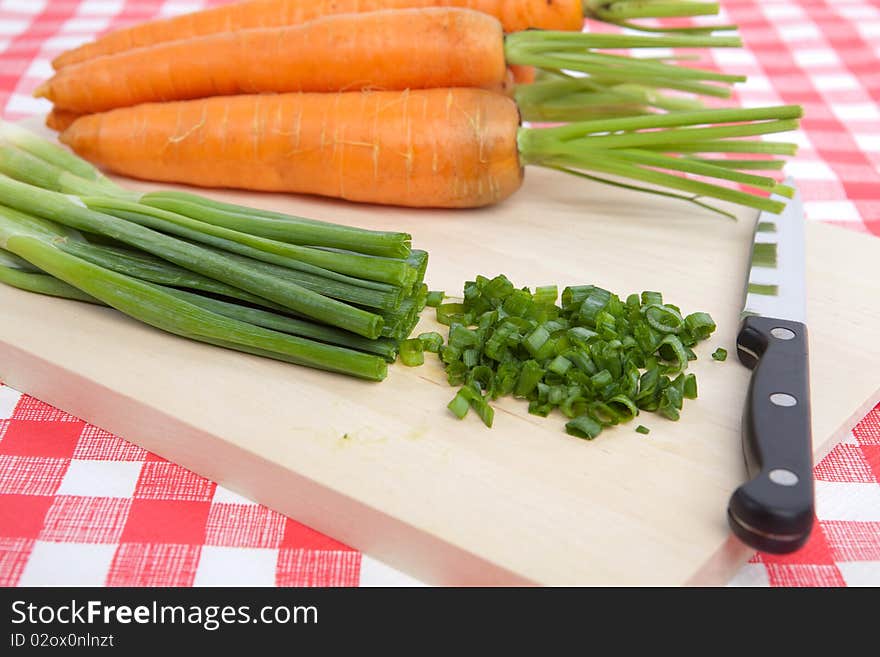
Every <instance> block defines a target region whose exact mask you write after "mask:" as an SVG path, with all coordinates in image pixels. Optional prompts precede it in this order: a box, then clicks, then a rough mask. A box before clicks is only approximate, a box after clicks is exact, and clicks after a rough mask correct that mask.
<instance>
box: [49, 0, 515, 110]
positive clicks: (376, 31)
mask: <svg viewBox="0 0 880 657" xmlns="http://www.w3.org/2000/svg"><path fill="white" fill-rule="evenodd" d="M505 76H506V65H505V61H504V33H503V31H502V29H501V23H499V22H498V21H497V20H496V19H494V18H492V17H491V16H488V15H486V14H482V13H479V12H476V11H471V10H468V9H455V8H451V9H446V8H429V9H405V10H396V11H379V12H371V13H363V14H340V15H336V16H326V17H323V18H318V19H316V20H314V21H311V22H309V23H305V24H303V25H295V26H291V27H279V28H268V29H252V30H242V31H240V32H227V33H222V34H214V35H209V36H205V37H198V38H194V39H188V40H184V41H172V42H168V43H160V44H158V45H155V46H152V47H150V48H147V49H138V50H131V51H128V52H123V53H120V54H117V55H111V56H107V57H100V58H98V59H94V60H91V61H87V62H83V63H81V64H77V65H75V66H68V67H66V68H64V69H62V70H61V71H59V72H58V73H57V74H56V75H55V76H54V77H53V78H52V79H51V80H49V81H48V82H47V83H46V84H45V85H43V86H42V87H41V88H40V89H38V90H37V95H40V96H45V97H46V98H48V99H49V100H51V101H52V102H53V103H55V105H56V106H57V107H59V108H63V109H65V110H70V111H74V112H79V113H91V112H102V111H105V110H108V109H113V108H115V107H128V106H131V105H137V104H140V103H145V102H154V101H167V100H188V99H192V98H204V97H207V96H227V95H234V94H241V93H266V92H290V91H341V90H357V89H365V88H367V89H368V88H373V89H394V90H402V89H407V88H415V89H428V88H432V87H485V88H501V87H502V85H503V84H504V82H505Z"/></svg>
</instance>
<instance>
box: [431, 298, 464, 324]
mask: <svg viewBox="0 0 880 657" xmlns="http://www.w3.org/2000/svg"><path fill="white" fill-rule="evenodd" d="M463 314H464V304H461V303H444V304H442V305H440V306H437V321H438V322H440V323H441V324H445V325H446V326H449V325H450V324H452V322H453V321H455V320H456V319H457V318H458V317H460V316H461V315H463Z"/></svg>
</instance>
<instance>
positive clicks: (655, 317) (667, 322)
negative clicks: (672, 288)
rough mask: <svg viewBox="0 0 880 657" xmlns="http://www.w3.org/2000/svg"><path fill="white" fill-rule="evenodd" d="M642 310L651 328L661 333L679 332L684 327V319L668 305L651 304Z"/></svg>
mask: <svg viewBox="0 0 880 657" xmlns="http://www.w3.org/2000/svg"><path fill="white" fill-rule="evenodd" d="M642 310H643V312H644V314H645V319H647V320H648V324H650V325H651V328H653V329H655V330H657V331H660V332H661V333H680V332H681V330H682V329H683V328H684V319H682V317H681V315H680V314H679V313H678V311H677V310H675V309H674V308H671V307H670V306H661V305H657V304H651V305H650V306H645V307H644V308H643V309H642Z"/></svg>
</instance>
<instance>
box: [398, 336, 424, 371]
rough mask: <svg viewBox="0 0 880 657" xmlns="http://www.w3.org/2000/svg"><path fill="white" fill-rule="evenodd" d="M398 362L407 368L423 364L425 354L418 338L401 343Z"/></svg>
mask: <svg viewBox="0 0 880 657" xmlns="http://www.w3.org/2000/svg"><path fill="white" fill-rule="evenodd" d="M400 362H401V363H403V364H404V365H406V366H408V367H415V366H418V365H422V364H424V362H425V353H424V349H423V348H422V341H421V340H419V339H418V338H414V339H411V340H404V341H403V342H401V343H400Z"/></svg>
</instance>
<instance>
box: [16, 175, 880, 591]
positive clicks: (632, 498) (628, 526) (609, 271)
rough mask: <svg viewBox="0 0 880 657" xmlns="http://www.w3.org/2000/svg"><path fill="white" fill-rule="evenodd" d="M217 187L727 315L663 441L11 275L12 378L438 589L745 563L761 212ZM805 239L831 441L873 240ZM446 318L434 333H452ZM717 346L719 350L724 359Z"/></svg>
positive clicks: (554, 188)
mask: <svg viewBox="0 0 880 657" xmlns="http://www.w3.org/2000/svg"><path fill="white" fill-rule="evenodd" d="M131 184H132V186H137V187H140V188H146V186H143V185H136V184H134V183H131ZM153 187H155V186H153ZM210 195H212V196H215V197H217V198H222V199H225V200H232V201H238V202H242V203H247V204H251V205H254V206H260V207H265V208H273V209H278V210H283V211H288V212H292V213H298V214H302V215H305V216H308V217H314V218H319V219H327V220H332V221H336V222H341V223H349V224H354V225H358V226H368V227H372V228H379V229H406V230H408V231H410V232H412V234H413V236H414V244H415V245H416V246H418V247H420V248H425V249H428V250H429V251H430V253H431V263H430V266H429V269H428V279H427V280H428V282H429V284H430V287H431V288H432V289H444V290H448V291H453V292H454V291H459V292H460V290H461V289H462V284H463V282H464V281H465V280H467V279H470V278H472V277H473V276H474V275H476V274H479V273H482V274H486V275H494V274H497V273H505V274H507V275H508V276H509V277H510V278H511V279H512V280H513V281H514V282H515V283H516V284H518V285H529V286H535V285H543V284H548V283H557V284H559V286H560V288H562V286H564V285H568V284H578V283H595V284H598V285H601V286H603V287H606V288H608V289H611V290H613V291H616V292H618V293H620V294H622V295H625V294H628V293H630V292H638V291H641V290H643V289H653V290H661V291H662V292H663V293H664V294H665V295H666V299H667V300H668V301H670V302H673V303H676V304H678V305H680V306H681V307H682V309H683V310H684V311H686V312H692V311H695V310H705V311H708V312H710V313H711V314H712V315H713V317H714V318H715V319H716V321H717V322H718V326H719V328H718V332H717V333H716V335H715V336H714V337H713V339H711V340H710V341H709V342H707V343H704V344H703V345H701V346H700V347H699V349H698V353H699V355H700V359H699V360H698V361H697V362H695V363H692V365H691V367H692V371H694V372H696V374H697V377H698V380H699V386H700V397H699V399H698V400H696V401H686V406H685V409H684V413H683V415H682V420H681V421H680V422H677V423H673V422H669V421H667V420H664V419H662V418H660V417H656V416H654V415H653V414H643V415H642V416H641V417H640V418H639V422H641V423H642V424H645V425H647V426H649V427H650V429H651V433H650V435H649V436H642V435H640V434H637V433H635V431H634V430H633V429H634V427H635V425H636V424H638V422H635V423H632V424H631V425H629V426H624V427H619V428H616V429H614V430H609V431H606V432H604V433H603V434H602V435H601V436H600V437H599V438H598V439H596V440H595V441H592V442H587V441H582V440H577V439H575V438H571V437H569V436H567V435H565V433H564V432H563V424H564V420H563V418H562V417H561V416H555V417H550V418H547V419H542V418H538V417H534V416H531V415H529V414H528V413H527V411H526V406H527V405H526V404H525V403H522V402H520V401H517V400H513V399H505V400H503V401H500V402H498V403H497V405H496V416H495V427H494V429H492V430H488V429H486V428H484V427H483V426H482V424H481V423H480V422H479V420H478V419H477V418H476V417H474V416H473V415H471V416H469V417H468V418H466V419H465V420H464V421H458V420H456V419H455V418H454V417H453V416H452V415H451V414H450V413H448V412H447V411H446V403H447V402H448V401H449V399H450V398H451V397H452V396H453V394H454V390H453V389H451V388H450V387H449V386H448V385H447V384H446V381H445V377H444V374H443V371H442V369H441V367H440V366H439V364H438V362H437V360H436V358H434V357H433V356H430V355H429V356H428V359H427V360H428V362H427V364H426V365H425V366H424V367H421V368H407V367H403V366H399V365H395V366H393V367H392V368H391V371H390V375H389V377H388V379H387V380H386V381H385V382H384V383H382V384H370V383H364V382H360V381H355V380H351V379H348V378H345V377H340V376H334V375H330V374H325V373H322V372H317V371H313V370H308V369H305V368H300V367H296V366H292V365H286V364H281V363H277V362H274V361H271V360H266V359H261V358H257V357H251V356H246V355H241V354H236V353H232V352H228V351H223V350H220V349H217V348H214V347H210V346H205V345H201V344H196V343H193V342H189V341H186V340H182V339H179V338H176V337H173V336H170V335H168V334H165V333H162V332H160V331H157V330H153V329H151V328H148V327H145V326H142V325H139V324H137V323H135V322H133V321H130V320H128V319H126V318H124V317H122V316H120V315H119V314H116V313H114V312H113V311H110V310H107V309H102V308H96V307H92V306H89V305H86V304H80V303H76V302H69V301H63V300H56V299H48V298H44V297H39V296H36V295H31V294H27V293H23V292H20V291H17V290H13V289H10V288H8V287H3V286H0V309H2V311H0V378H2V379H3V380H5V381H6V382H7V383H9V384H10V385H12V386H13V387H16V388H18V389H19V390H23V391H25V392H28V393H30V394H32V395H35V396H37V397H39V398H41V399H43V400H45V401H47V402H49V403H51V404H53V405H55V406H58V407H60V408H62V409H64V410H66V411H69V412H70V413H73V414H75V415H77V416H79V417H82V418H84V419H86V420H88V421H90V422H92V423H94V424H96V425H98V426H101V427H103V428H105V429H107V430H109V431H111V432H114V433H116V434H119V435H121V436H123V437H125V438H127V439H128V440H131V441H132V442H134V443H137V444H138V445H141V446H142V447H144V448H146V449H148V450H151V451H154V452H156V453H158V454H160V455H161V456H164V457H165V458H168V459H170V460H172V461H175V462H177V463H180V464H181V465H183V466H185V467H187V468H190V469H192V470H194V471H195V472H198V473H199V474H201V475H204V476H206V477H209V478H211V479H213V480H215V481H217V482H219V483H221V484H223V485H224V486H227V487H229V488H231V489H233V490H235V491H237V492H239V493H241V494H243V495H245V496H248V497H250V498H252V499H254V500H256V501H258V502H261V503H263V504H266V505H267V506H269V507H272V508H273V509H276V510H278V511H280V512H282V513H284V514H287V515H290V516H292V517H294V518H296V519H297V520H300V521H302V522H304V523H307V524H309V525H311V526H312V527H314V528H316V529H318V530H320V531H322V532H325V533H327V534H329V535H331V536H333V537H335V538H337V539H340V540H342V541H345V542H347V543H349V544H351V545H352V546H354V547H356V548H359V549H360V550H362V551H364V552H366V553H367V554H370V555H372V556H374V557H376V558H379V559H381V560H384V561H386V562H388V563H390V564H391V565H393V566H395V567H397V568H400V569H401V570H404V571H406V572H408V573H410V574H412V575H414V576H415V577H418V578H421V579H423V580H425V581H427V582H431V583H440V584H518V583H540V584H640V585H653V584H684V583H709V584H712V583H723V582H724V581H726V579H727V578H728V577H729V576H730V575H731V574H732V573H733V572H734V571H735V569H736V568H737V567H738V566H739V565H740V564H741V563H742V562H743V561H744V560H745V559H746V558H747V557H748V556H749V554H750V552H749V550H748V549H746V548H745V547H744V546H742V545H741V544H739V543H738V542H736V541H735V540H734V539H732V538H730V537H729V533H728V530H727V525H726V516H725V512H726V507H727V500H728V497H729V496H730V493H731V491H733V489H734V488H735V487H736V486H737V485H738V484H739V483H740V482H741V481H742V480H743V477H744V476H745V474H744V466H743V462H742V453H741V448H740V416H741V413H742V406H743V399H744V396H745V392H746V387H747V384H748V378H749V372H748V371H747V370H746V369H745V368H744V367H742V366H741V365H739V363H738V362H737V360H736V357H735V353H736V352H735V342H734V340H735V334H736V330H737V318H738V313H739V310H740V307H741V295H742V288H743V285H742V281H743V280H744V274H745V271H746V264H747V257H748V252H749V247H750V238H751V230H752V223H753V221H754V213H752V212H748V211H745V212H742V213H741V218H740V220H739V221H738V222H737V221H731V220H727V219H724V218H720V217H717V216H714V215H710V214H708V213H705V212H703V211H700V210H698V209H695V208H692V207H690V206H689V205H687V204H684V203H679V202H675V201H665V200H660V199H657V198H652V197H648V196H645V195H640V194H632V193H626V192H622V191H617V190H614V189H611V188H607V187H602V186H599V185H594V184H591V183H588V182H581V181H579V180H576V179H573V178H569V177H566V176H564V175H562V174H557V173H554V172H549V171H540V170H536V171H530V172H529V175H528V176H527V182H526V185H525V187H524V189H523V190H522V191H521V192H519V193H518V194H517V195H516V196H515V197H514V198H512V199H511V200H509V201H508V202H506V203H504V204H502V205H500V206H497V207H494V208H490V209H485V210H478V211H455V212H447V211H414V210H405V209H389V208H382V207H366V206H356V205H351V204H345V203H337V202H331V201H325V200H320V199H307V198H293V197H285V196H281V195H247V194H239V193H221V192H212V193H211V194H210ZM808 240H809V244H808V250H809V253H808V263H809V266H808V267H809V271H808V279H809V280H808V286H809V304H808V306H809V307H808V311H809V326H810V329H811V334H810V339H811V349H812V385H813V413H814V418H813V419H814V433H815V449H816V453H817V454H821V453H823V452H824V451H827V449H829V448H830V446H831V445H832V444H833V443H834V442H836V440H838V439H839V438H840V437H841V435H842V433H843V432H845V431H846V430H847V429H849V428H850V427H851V425H852V423H853V422H854V421H855V420H857V419H859V418H860V417H861V416H862V414H863V413H864V412H865V411H866V410H867V409H868V408H869V406H870V405H871V404H872V403H875V402H876V401H877V400H878V392H880V391H878V388H880V339H878V329H877V327H878V326H880V305H878V303H877V300H878V299H880V264H878V263H880V241H878V240H876V239H873V238H870V237H865V236H863V235H855V234H851V233H847V232H845V231H842V230H838V229H834V228H830V227H827V226H821V225H814V224H811V225H810V226H809V230H808ZM432 316H433V312H432V311H430V310H429V311H427V312H426V313H425V319H424V320H423V324H422V327H421V329H422V330H426V329H431V328H437V326H436V325H435V324H434V323H433V321H432V320H431V319H430V318H431V317H432ZM718 346H722V347H725V348H726V349H727V350H728V351H729V352H730V354H731V358H729V359H728V361H727V362H725V363H717V362H714V361H713V360H712V359H711V358H710V357H709V355H710V354H711V353H712V351H714V349H715V348H716V347H718Z"/></svg>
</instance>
